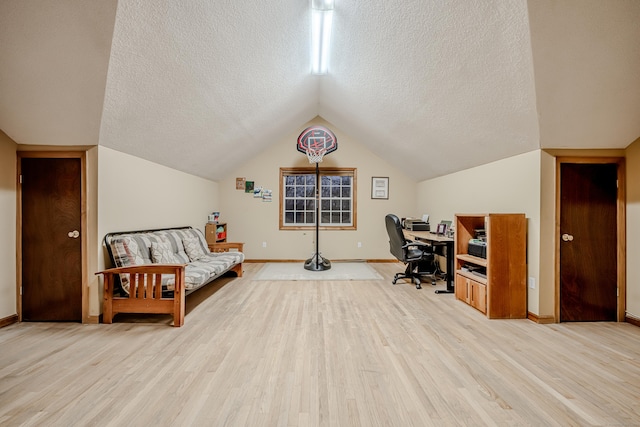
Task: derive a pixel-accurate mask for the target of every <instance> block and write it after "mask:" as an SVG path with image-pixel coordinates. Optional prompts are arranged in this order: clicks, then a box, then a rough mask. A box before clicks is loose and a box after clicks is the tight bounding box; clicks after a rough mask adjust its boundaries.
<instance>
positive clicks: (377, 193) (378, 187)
mask: <svg viewBox="0 0 640 427" xmlns="http://www.w3.org/2000/svg"><path fill="white" fill-rule="evenodd" d="M371 198H372V199H388V198H389V177H382V176H374V177H372V178H371Z"/></svg>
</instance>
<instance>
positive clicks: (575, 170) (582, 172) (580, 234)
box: [560, 163, 618, 322]
mask: <svg viewBox="0 0 640 427" xmlns="http://www.w3.org/2000/svg"><path fill="white" fill-rule="evenodd" d="M560 174H561V176H560V200H561V202H560V321H562V322H572V321H603V320H604V321H616V320H617V300H618V298H617V286H618V285H617V283H618V278H617V234H616V233H617V219H616V218H617V209H616V200H617V165H616V164H581V163H562V164H561V166H560Z"/></svg>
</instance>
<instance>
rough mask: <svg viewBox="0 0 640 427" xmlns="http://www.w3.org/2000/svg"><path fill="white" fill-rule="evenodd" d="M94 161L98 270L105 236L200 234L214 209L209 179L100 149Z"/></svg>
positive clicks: (95, 304)
mask: <svg viewBox="0 0 640 427" xmlns="http://www.w3.org/2000/svg"><path fill="white" fill-rule="evenodd" d="M97 163H98V174H97V189H98V190H97V191H98V196H97V207H98V209H97V218H98V226H97V236H98V241H97V245H98V249H97V250H98V254H99V256H98V258H99V260H98V269H102V268H103V267H104V266H105V264H106V262H105V260H107V259H108V256H107V254H106V252H105V251H104V249H103V247H102V239H103V237H104V235H105V234H106V233H109V232H114V231H127V230H142V229H152V228H165V227H178V226H189V225H190V226H192V227H194V228H198V229H200V230H202V231H203V232H204V225H205V223H206V222H207V215H208V214H209V213H211V212H212V211H213V210H216V208H218V207H219V205H220V203H219V195H218V184H217V183H215V182H213V181H209V180H206V179H204V178H199V177H196V176H194V175H189V174H187V173H184V172H179V171H176V170H174V169H171V168H168V167H165V166H161V165H158V164H156V163H152V162H149V161H147V160H143V159H140V158H138V157H134V156H131V155H128V154H124V153H121V152H118V151H115V150H112V149H109V148H105V147H98V158H97ZM107 263H108V262H107ZM100 293H101V290H100V289H92V292H91V294H92V300H91V305H90V314H92V315H95V314H98V313H100V302H101V300H100V298H99V295H100Z"/></svg>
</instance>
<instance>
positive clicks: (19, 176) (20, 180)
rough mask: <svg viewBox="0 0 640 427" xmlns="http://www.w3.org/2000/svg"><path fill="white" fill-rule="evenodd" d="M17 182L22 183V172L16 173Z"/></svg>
mask: <svg viewBox="0 0 640 427" xmlns="http://www.w3.org/2000/svg"><path fill="white" fill-rule="evenodd" d="M18 184H22V174H20V175H18Z"/></svg>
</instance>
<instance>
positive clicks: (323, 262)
mask: <svg viewBox="0 0 640 427" xmlns="http://www.w3.org/2000/svg"><path fill="white" fill-rule="evenodd" d="M330 268H331V261H329V260H328V259H326V258H323V257H322V256H321V255H319V254H315V255H314V256H312V257H311V258H309V259H308V260H306V261H305V262H304V269H305V270H311V271H324V270H329V269H330Z"/></svg>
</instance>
